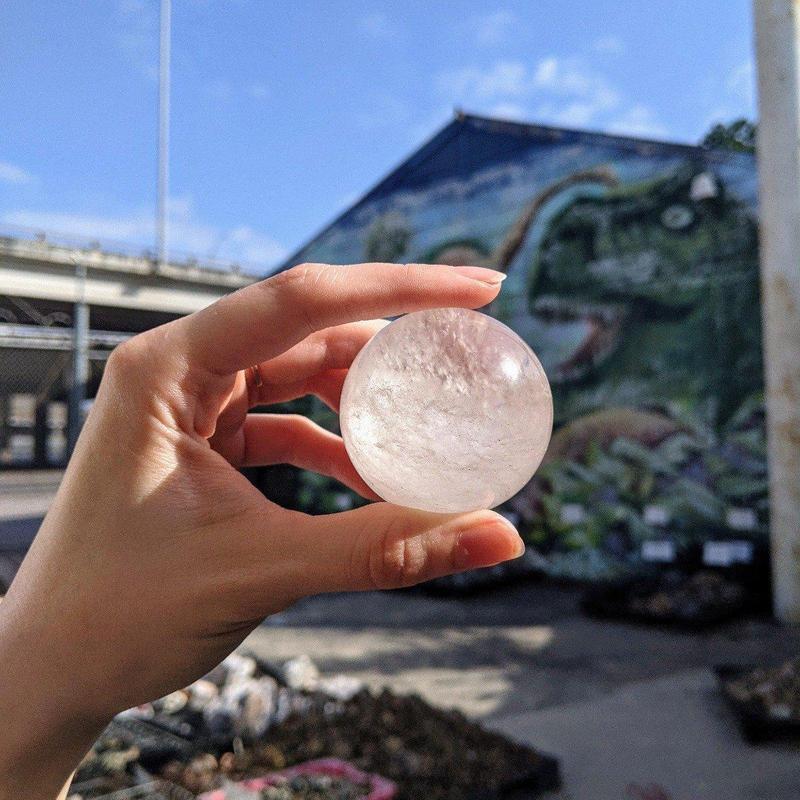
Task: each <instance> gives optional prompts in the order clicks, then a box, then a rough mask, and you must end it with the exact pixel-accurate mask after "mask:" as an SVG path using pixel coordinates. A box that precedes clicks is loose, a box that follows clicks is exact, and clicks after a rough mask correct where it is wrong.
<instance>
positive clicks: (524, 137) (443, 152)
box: [276, 111, 730, 272]
mask: <svg viewBox="0 0 800 800" xmlns="http://www.w3.org/2000/svg"><path fill="white" fill-rule="evenodd" d="M548 142H552V143H559V144H564V145H568V144H570V143H572V142H574V143H576V144H581V145H592V144H596V145H598V146H604V147H613V148H614V149H616V150H618V151H621V150H629V151H632V152H636V153H639V154H643V155H652V154H662V155H669V154H674V155H679V154H684V155H691V154H693V153H698V154H699V153H703V154H704V158H705V159H706V161H708V160H711V161H713V160H715V157H716V156H717V155H718V156H719V158H720V159H725V158H728V157H730V153H728V152H726V151H720V152H718V153H715V151H711V150H709V149H708V148H704V147H701V146H699V145H693V144H688V143H682V142H668V141H659V140H655V139H644V138H639V137H635V136H619V135H616V134H609V133H602V132H600V131H587V130H578V129H571V128H558V127H553V126H548V125H538V124H535V123H527V122H514V121H510V120H503V119H496V118H492V117H483V116H479V115H476V114H468V113H465V112H462V111H456V112H455V115H454V117H453V119H452V121H451V122H449V123H448V124H447V125H445V126H444V127H443V128H442V129H441V130H440V131H438V132H437V133H436V134H434V135H433V136H432V137H431V138H430V139H428V141H426V142H425V143H424V144H422V146H421V147H419V148H418V149H417V150H416V151H414V152H413V153H412V154H411V155H410V156H409V157H408V158H406V159H405V160H404V161H403V162H401V163H400V164H399V165H398V166H397V167H395V168H394V169H393V170H391V171H390V172H389V174H388V175H386V176H385V177H383V178H382V179H381V180H379V181H378V182H377V183H376V184H375V185H374V186H373V187H372V188H371V189H369V190H368V191H367V192H366V193H365V194H364V195H362V196H361V197H360V198H359V199H358V200H357V201H356V202H355V203H353V204H352V205H351V206H349V207H348V208H347V209H345V210H344V211H343V212H342V213H340V214H339V215H338V216H337V217H336V218H335V219H333V220H332V221H331V222H329V223H328V224H327V225H325V226H324V227H323V228H322V229H321V230H320V231H318V232H317V233H316V234H315V235H314V236H312V237H311V238H310V239H309V240H308V241H307V242H306V243H305V244H303V245H302V246H301V247H299V248H298V249H297V250H296V251H295V252H293V253H292V254H291V255H290V256H289V257H288V258H286V260H285V261H284V262H283V263H282V264H281V266H280V267H279V268H278V269H277V270H276V272H280V271H281V270H284V269H288V268H289V267H291V266H292V265H294V264H296V263H298V261H301V260H302V255H303V253H304V252H305V251H307V250H308V249H309V248H311V247H312V246H313V245H314V244H315V243H316V242H317V240H319V239H320V238H322V237H323V236H324V235H325V234H326V233H327V232H328V231H330V230H331V229H332V228H335V227H336V226H337V225H338V224H339V223H340V222H341V221H342V220H344V218H345V217H347V216H348V215H350V214H351V213H352V212H353V211H354V210H356V209H357V208H359V207H360V206H362V205H365V204H367V203H370V202H372V201H374V200H378V199H380V198H382V197H385V196H387V195H389V194H391V193H392V192H394V191H395V190H397V189H398V188H400V187H401V186H402V188H403V189H414V188H418V187H421V186H424V185H426V184H429V183H431V182H433V181H437V180H444V179H447V178H463V177H466V176H468V175H470V174H471V173H472V172H474V171H475V170H476V169H477V168H478V167H486V166H488V165H491V164H492V163H493V162H500V161H508V160H509V158H510V157H513V155H514V153H515V152H518V153H520V154H521V153H523V152H525V151H526V150H528V148H530V147H531V146H532V145H535V144H536V143H548Z"/></svg>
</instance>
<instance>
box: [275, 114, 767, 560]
mask: <svg viewBox="0 0 800 800" xmlns="http://www.w3.org/2000/svg"><path fill="white" fill-rule="evenodd" d="M503 137H505V138H503ZM504 148H505V149H507V150H508V151H509V153H511V155H509V156H504V155H503V153H504ZM490 153H491V154H493V155H492V156H491V157H490V155H489V154H490ZM465 154H466V155H465ZM429 175H430V176H431V177H428V176H429ZM755 184H756V179H755V165H754V162H753V159H752V158H751V157H748V156H745V155H743V154H730V155H728V154H722V153H715V152H713V151H706V150H703V149H701V148H690V147H681V146H674V145H669V144H661V143H645V142H635V141H632V140H626V139H618V138H615V137H603V136H597V135H594V134H581V133H580V132H563V131H562V132H559V131H553V130H552V129H542V128H538V127H535V126H522V125H514V124H510V123H508V124H506V123H499V122H496V121H488V120H481V119H480V118H471V117H465V118H462V119H461V120H457V121H456V122H454V123H452V124H451V126H448V128H446V129H445V130H444V131H442V132H441V134H439V136H438V137H435V138H434V140H432V142H431V143H429V144H428V145H427V146H426V147H424V148H423V149H422V150H421V151H419V152H418V153H417V154H415V156H412V158H411V159H409V161H408V162H407V163H406V164H405V165H403V166H402V167H401V168H400V169H399V170H397V171H396V172H395V173H393V174H392V175H391V176H390V177H389V178H388V179H386V181H384V182H383V183H382V184H379V185H378V186H377V187H376V188H375V189H374V190H373V191H372V192H371V193H369V194H368V195H367V196H366V197H365V198H364V199H363V200H362V201H361V202H360V203H359V204H357V205H356V206H355V207H354V208H353V209H351V210H350V211H348V212H346V213H345V214H344V215H343V216H342V217H341V218H340V219H339V220H338V221H337V222H336V223H334V224H333V225H332V226H331V227H329V228H328V229H326V231H323V233H322V234H321V235H320V236H318V237H317V238H316V239H315V240H313V241H312V242H311V243H310V244H309V245H308V246H307V247H306V248H304V249H303V250H301V251H300V252H299V253H298V254H296V255H295V257H293V259H291V260H290V261H289V262H288V264H291V263H296V262H297V261H300V260H312V259H313V260H328V261H333V262H337V261H338V262H340V263H347V262H348V261H358V260H364V259H369V260H386V261H422V262H429V263H446V264H452V265H460V264H476V265H483V266H488V267H492V268H494V269H499V270H502V271H504V272H506V273H507V274H508V280H507V281H506V282H505V284H504V289H503V292H502V293H501V295H500V297H499V298H498V300H497V301H495V303H494V304H493V305H492V307H490V308H489V309H488V311H489V313H492V314H493V315H495V316H497V317H498V318H499V319H501V320H503V321H504V322H506V323H507V324H508V325H510V326H511V327H512V328H514V329H515V330H516V331H517V333H519V334H520V335H521V336H522V337H523V338H524V339H525V340H526V341H527V342H528V343H529V344H530V345H531V346H532V348H533V349H534V350H535V351H536V353H537V355H538V356H539V357H540V359H541V361H542V363H543V365H544V367H545V369H546V371H547V373H548V376H549V378H550V381H551V384H552V387H553V395H554V404H555V422H556V432H555V435H554V437H553V441H552V444H551V447H550V450H549V452H548V455H547V457H546V459H545V462H544V464H543V467H542V469H541V470H540V474H539V475H538V476H537V477H536V478H535V479H534V481H532V482H531V484H530V485H529V486H528V487H526V488H525V489H524V490H523V491H522V492H521V493H520V494H519V495H518V496H517V497H516V498H514V499H513V500H512V501H511V503H510V504H509V509H511V510H513V512H514V513H516V514H517V515H518V516H519V519H520V522H521V524H522V526H523V529H524V530H525V531H526V532H527V535H528V536H529V539H530V540H531V541H534V542H535V543H536V544H537V545H538V546H540V547H541V548H542V549H543V550H545V551H549V552H550V553H551V554H552V553H556V554H557V553H558V552H564V551H569V552H575V551H576V550H577V551H582V552H584V553H586V552H590V553H595V554H598V553H600V554H603V556H604V557H606V556H608V557H609V558H611V559H612V560H613V559H617V560H623V561H624V560H625V559H626V558H629V557H630V556H631V554H633V553H635V552H637V548H638V544H639V543H640V542H641V541H642V540H646V539H647V538H648V537H653V536H658V535H664V534H665V533H666V534H669V535H673V536H675V537H678V538H682V540H683V541H686V542H689V541H693V542H695V543H696V542H697V541H702V540H703V538H704V537H709V536H715V535H721V534H724V533H725V532H726V531H728V530H729V529H730V527H731V525H732V524H733V523H732V522H731V520H739V523H737V525H738V527H739V528H744V529H747V530H746V533H745V534H743V535H752V536H760V535H764V533H765V531H766V524H767V519H766V514H767V504H766V453H765V445H764V425H763V407H762V402H761V389H762V364H761V333H760V315H759V282H758V252H757V246H758V245H757V218H756V206H755ZM288 264H287V265H288ZM576 507H577V508H581V509H582V511H575V508H576ZM565 508H569V509H571V510H570V511H569V513H566V512H565ZM654 508H655V509H656V510H655V511H653V509H654ZM737 514H738V516H737ZM743 520H744V522H742V521H743ZM590 560H591V559H590ZM595 560H596V559H595ZM582 563H585V562H582Z"/></svg>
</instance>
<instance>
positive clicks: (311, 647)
mask: <svg viewBox="0 0 800 800" xmlns="http://www.w3.org/2000/svg"><path fill="white" fill-rule="evenodd" d="M58 478H59V476H58V473H52V472H50V473H16V474H9V473H5V474H3V473H0V561H2V557H3V551H4V550H5V553H6V556H7V555H8V552H9V551H10V550H13V549H14V547H17V546H19V545H20V544H23V545H24V543H25V541H26V540H28V539H29V538H30V537H31V536H32V534H33V533H34V532H35V530H36V528H37V527H38V524H39V522H40V520H41V515H42V514H43V513H44V511H45V510H46V508H47V505H48V504H49V502H50V500H51V499H52V496H53V494H54V493H55V489H56V487H57V484H58ZM1 578H2V575H0V579H1ZM246 646H247V647H248V648H249V649H252V650H255V651H257V652H259V653H260V654H262V655H264V656H265V657H267V658H270V659H274V660H280V659H286V658H290V657H292V656H295V655H299V654H302V653H307V654H309V655H311V656H312V657H313V658H314V660H315V661H316V662H317V663H318V665H319V666H320V667H321V668H322V669H323V670H325V671H329V672H336V671H346V672H347V673H349V674H352V675H356V676H358V677H360V678H362V679H363V680H364V681H365V682H366V683H367V684H369V685H370V686H372V687H375V688H378V687H380V686H391V687H393V688H395V689H397V690H399V691H408V692H417V693H419V694H422V695H423V696H425V697H426V698H427V699H428V700H429V701H430V702H432V703H434V704H438V705H441V706H444V707H450V706H458V707H459V708H461V709H462V710H463V711H464V712H465V713H467V714H468V715H470V716H472V717H473V718H475V719H479V720H482V721H483V722H485V723H486V724H488V725H491V726H493V727H496V728H497V729H499V730H501V731H504V732H505V733H507V734H509V735H512V736H515V737H517V738H519V739H522V740H525V741H528V742H530V743H531V744H533V745H534V746H536V747H539V748H540V749H542V750H545V751H547V752H551V753H553V754H554V755H557V756H558V757H559V758H560V759H561V763H562V768H563V775H564V789H563V791H562V792H560V793H559V794H558V795H557V798H558V800H627V798H628V797H629V795H627V794H626V787H627V786H628V784H630V783H636V784H639V785H646V784H650V783H656V784H658V785H660V786H661V787H663V789H664V790H665V792H666V794H663V795H658V794H653V795H651V796H649V798H648V800H800V749H798V748H797V747H795V746H781V747H779V746H769V747H758V748H754V747H751V746H749V745H746V744H745V743H744V742H743V741H742V740H741V738H740V736H739V734H738V731H737V729H736V727H735V725H734V720H733V719H732V717H731V715H730V713H729V711H728V709H727V708H726V707H725V706H724V704H723V703H722V702H721V700H720V697H719V695H718V693H717V691H716V687H715V684H714V679H713V676H712V673H711V671H710V669H709V668H710V667H711V666H712V665H714V664H716V663H720V662H735V663H746V662H749V661H754V660H758V661H763V660H765V659H770V660H778V659H782V658H786V657H789V656H792V655H795V654H797V653H800V629H787V628H782V627H780V626H778V625H775V624H773V623H771V622H769V621H768V620H750V621H743V622H739V623H735V624H731V625H727V626H724V627H722V628H720V629H718V630H716V631H715V632H713V633H710V634H705V635H694V634H682V633H676V632H669V631H659V630H653V629H649V628H643V627H636V626H628V625H622V624H613V623H599V622H595V621H592V620H588V619H586V618H585V617H583V616H582V615H581V613H580V611H579V608H578V594H577V593H576V592H575V591H573V590H569V589H565V588H560V587H554V586H552V585H548V584H544V583H538V584H528V585H524V586H517V587H514V588H511V589H507V590H504V591H494V592H491V593H488V594H484V595H480V596H477V597H473V598H469V599H459V600H454V599H439V598H431V597H426V596H424V595H423V594H420V593H418V592H391V593H383V594H377V593H375V594H362V595H347V594H343V595H335V596H329V597H320V598H313V599H310V600H306V601H303V602H301V603H299V604H298V605H296V606H295V607H294V608H292V609H290V610H288V611H287V612H285V613H284V614H282V615H279V616H278V617H273V618H272V619H271V620H269V621H268V623H267V624H265V625H264V626H262V627H261V628H260V629H259V630H257V631H256V632H255V633H254V634H253V635H252V636H251V637H250V639H249V640H248V641H247V642H246ZM553 800H556V799H555V798H553Z"/></svg>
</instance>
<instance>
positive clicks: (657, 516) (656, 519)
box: [643, 506, 669, 527]
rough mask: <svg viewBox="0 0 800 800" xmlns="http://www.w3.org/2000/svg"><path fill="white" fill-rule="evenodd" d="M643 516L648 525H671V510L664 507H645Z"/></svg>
mask: <svg viewBox="0 0 800 800" xmlns="http://www.w3.org/2000/svg"><path fill="white" fill-rule="evenodd" d="M643 516H644V521H645V522H646V523H647V524H648V525H659V526H661V527H663V526H665V525H669V510H668V509H666V508H664V506H645V507H644V512H643Z"/></svg>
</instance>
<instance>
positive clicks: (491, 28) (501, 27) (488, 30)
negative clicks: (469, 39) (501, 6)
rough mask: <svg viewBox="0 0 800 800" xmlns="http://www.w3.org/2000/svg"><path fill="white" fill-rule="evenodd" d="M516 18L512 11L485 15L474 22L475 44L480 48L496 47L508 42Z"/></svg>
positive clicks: (476, 18)
mask: <svg viewBox="0 0 800 800" xmlns="http://www.w3.org/2000/svg"><path fill="white" fill-rule="evenodd" d="M515 22H516V16H515V15H514V14H512V13H511V12H510V11H506V10H500V11H494V12H492V13H490V14H483V15H481V16H479V17H475V18H474V19H473V20H472V25H471V27H472V29H473V31H474V32H475V42H476V43H477V44H478V45H479V46H480V47H494V46H496V45H499V44H502V43H503V42H504V41H506V39H507V37H508V34H509V33H510V32H511V31H512V30H513V28H514V23H515Z"/></svg>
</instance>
